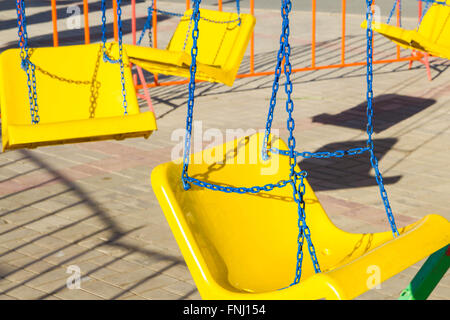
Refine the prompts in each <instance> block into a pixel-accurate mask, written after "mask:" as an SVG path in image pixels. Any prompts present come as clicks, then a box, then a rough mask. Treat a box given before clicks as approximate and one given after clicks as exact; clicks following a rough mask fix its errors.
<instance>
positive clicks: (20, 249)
mask: <svg viewBox="0 0 450 320" xmlns="http://www.w3.org/2000/svg"><path fill="white" fill-rule="evenodd" d="M160 3H161V6H163V5H165V6H166V8H173V9H178V10H182V5H177V4H170V3H167V2H160ZM140 8H141V10H140V11H139V12H140V17H143V14H144V12H145V7H143V6H142V4H140ZM63 9H64V8H63ZM63 9H62V10H63ZM46 10H48V8H45V7H30V10H29V13H30V14H31V16H33V17H34V18H35V19H38V18H39V17H41V18H42V21H40V20H36V22H35V24H33V25H32V26H30V27H29V30H30V34H31V36H32V39H31V41H35V43H45V42H46V41H48V39H47V38H48V37H47V38H46V37H40V38H33V37H34V36H36V35H39V34H45V32H44V30H50V29H49V28H50V25H49V24H48V23H45V22H43V20H44V19H43V18H45V16H46V15H47V14H48V12H47V11H46ZM13 14H14V11H13V9H11V8H9V9H8V8H6V7H5V9H4V10H3V11H2V12H1V13H0V16H1V18H2V21H1V22H0V23H2V24H3V26H4V28H2V29H1V31H0V39H2V41H3V47H4V48H5V47H8V46H9V45H10V43H13V41H14V37H15V35H16V34H15V30H14V29H13V28H14V25H13V26H12V27H11V22H8V21H6V20H5V17H8V18H9V19H10V17H13ZM98 14H99V13H98V11H97V12H93V14H92V18H91V21H94V19H95V18H99V15H98ZM40 15H42V16H40ZM309 16H310V15H309V14H308V13H307V12H296V13H295V14H294V15H293V18H292V21H295V25H294V26H293V39H292V40H293V41H292V42H293V44H292V46H293V52H294V59H293V60H294V62H295V65H296V66H301V65H307V64H308V61H309V60H308V59H309V39H310V35H309V31H308V30H309V29H308V28H309V27H308V26H309V19H310V17H309ZM39 19H40V18H39ZM257 19H258V21H259V22H258V24H257V27H256V38H257V43H256V52H257V55H256V67H257V70H268V69H271V68H273V61H274V60H273V59H274V50H275V45H276V44H277V41H278V30H279V17H278V12H277V11H276V10H258V11H257ZM31 20H32V18H31ZM5 21H6V22H5ZM97 21H98V20H97ZM141 21H142V20H141ZM339 21H340V16H339V15H335V14H331V13H322V14H320V15H319V16H318V30H317V34H318V41H320V43H319V44H318V48H317V50H318V53H317V56H318V63H321V64H326V63H332V62H336V61H340V55H339V52H340V51H339V44H340V39H339V32H340V31H339V30H338V28H333V30H332V31H331V32H330V30H329V29H330V27H329V26H330V25H339ZM347 22H348V40H347V49H348V59H349V61H357V60H361V59H363V52H364V48H363V47H362V46H363V45H364V35H363V33H362V31H361V30H360V29H359V27H358V25H359V22H360V19H359V16H349V17H348V21H347ZM406 22H409V23H410V25H413V24H414V23H415V22H414V20H410V21H406ZM92 23H93V22H92ZM60 24H61V25H60V30H61V31H62V33H63V35H67V34H68V35H69V36H68V38H66V40H67V41H68V40H70V39H72V38H71V37H72V36H73V34H72V33H70V34H69V33H64V32H66V31H67V30H64V21H61V22H60ZM175 25H176V20H175V19H168V20H165V21H163V22H162V23H161V25H160V28H159V30H160V31H161V36H160V39H161V43H162V44H164V43H167V41H168V36H169V35H170V34H171V32H172V31H173V28H174V26H175ZM127 37H128V38H127V39H129V35H127ZM63 39H64V38H63ZM375 43H376V46H377V48H378V49H377V50H376V51H375V52H376V54H377V57H381V56H388V55H390V53H391V52H394V50H393V49H394V48H393V46H392V45H391V44H390V43H389V42H386V41H385V40H383V39H381V38H377V39H376V41H375ZM403 54H407V52H406V51H405V52H404V53H403ZM433 66H434V69H433V71H432V74H433V77H434V79H433V81H432V82H429V81H428V80H427V79H426V73H425V69H424V67H423V66H422V65H420V64H417V63H416V64H414V67H413V68H412V69H411V70H408V65H407V64H406V63H396V64H391V65H377V66H376V67H375V98H376V111H375V116H376V122H375V131H376V133H375V145H376V147H377V149H378V153H379V156H380V166H381V169H382V171H383V173H384V177H385V182H386V184H387V190H388V192H389V194H390V199H391V203H392V207H393V209H394V212H395V214H396V217H397V221H398V224H399V225H400V226H404V225H406V224H408V223H410V222H412V221H415V220H416V219H418V218H420V217H423V216H424V215H426V214H428V213H438V214H441V215H443V216H444V217H446V218H447V219H450V213H449V211H448V208H449V207H450V200H449V199H450V198H449V197H448V190H450V175H449V173H448V171H447V170H446V169H447V167H448V164H449V152H448V151H449V141H450V139H449V138H450V137H449V125H448V123H449V120H450V116H449V112H450V85H449V78H450V70H448V68H449V66H450V64H449V63H448V62H446V61H443V60H439V59H435V60H433ZM247 68H248V60H247V59H245V60H244V62H243V64H242V70H243V71H245V70H246V69H247ZM364 72H365V70H364V68H347V69H340V70H324V71H317V72H308V73H298V74H296V75H295V77H294V81H295V90H294V99H295V103H296V110H295V113H294V117H295V120H296V123H297V131H296V138H297V141H298V143H299V145H300V148H301V149H302V150H310V151H319V150H325V149H335V148H337V147H342V146H344V145H349V144H351V145H355V144H356V145H358V144H359V143H361V141H363V140H364V139H365V135H364V121H365V119H364V111H363V103H364V97H365V74H364ZM186 89H187V88H186V86H177V87H168V88H167V87H160V88H156V89H152V90H151V94H152V99H153V102H154V106H155V109H156V114H157V117H158V126H159V130H158V131H157V132H156V133H155V134H154V135H153V136H152V137H151V138H150V139H149V140H144V139H130V140H127V141H121V142H117V141H108V142H95V143H86V144H77V145H66V146H57V147H46V148H40V149H36V150H21V151H12V152H5V153H2V154H0V299H198V298H200V296H199V294H198V292H197V290H196V287H195V284H194V282H193V280H192V278H191V276H190V274H189V272H188V270H187V268H186V265H185V263H184V261H183V258H182V256H181V254H180V252H179V249H178V246H177V244H176V243H175V240H174V238H173V236H172V233H171V231H170V229H169V227H168V225H167V223H166V221H165V218H164V216H163V213H162V211H161V209H160V207H159V205H158V203H157V201H156V199H155V196H154V194H153V191H152V189H151V186H150V173H151V171H152V168H154V167H155V166H156V165H157V164H159V163H162V162H164V161H169V160H170V152H171V150H172V147H173V146H174V145H175V144H176V143H178V141H175V140H172V139H171V135H172V133H173V131H174V130H176V129H179V128H183V126H184V121H185V105H186V98H187V90H186ZM270 91H271V78H267V77H266V78H249V79H243V80H237V81H236V83H235V85H234V86H233V88H228V87H224V86H220V85H215V84H200V85H199V90H198V91H197V95H198V96H197V105H196V119H197V120H202V121H203V123H202V124H203V128H204V130H206V129H208V128H218V129H220V130H223V131H224V130H225V129H229V128H243V129H247V128H253V129H260V128H263V126H264V121H265V119H264V118H265V116H266V114H265V112H266V110H267V107H268V99H269V97H270ZM142 106H143V108H144V104H142ZM278 111H279V112H277V114H276V118H275V119H276V120H275V122H274V127H275V128H279V129H280V132H281V135H282V137H284V138H285V137H286V131H285V130H284V129H283V128H284V125H285V121H284V112H282V110H281V108H280V109H279V110H278ZM300 165H301V166H302V167H303V168H304V169H308V170H309V172H310V174H309V177H310V178H309V181H310V183H311V184H312V186H313V188H314V189H315V190H316V191H317V195H318V197H319V198H320V200H321V202H322V204H323V206H324V207H325V209H326V211H327V212H328V214H329V215H330V217H331V219H332V220H333V222H334V223H335V224H336V225H337V226H339V227H341V228H343V229H345V230H348V231H351V232H369V231H380V230H386V229H387V228H388V225H387V221H386V219H385V218H384V217H385V214H384V210H383V208H382V205H381V203H380V200H379V197H378V191H377V186H376V183H375V180H374V179H373V172H372V170H370V167H369V164H368V159H367V158H365V157H362V158H360V159H352V160H345V161H344V160H339V161H316V162H313V161H303V162H301V163H300ZM422 263H423V261H421V262H419V263H417V264H416V265H414V266H412V267H411V268H409V269H407V270H405V271H404V272H402V273H400V274H399V275H397V276H395V277H393V278H391V279H390V280H388V281H386V282H385V283H383V284H382V285H381V289H377V290H372V291H370V292H368V293H366V294H364V295H363V296H361V297H360V298H361V299H395V298H397V297H398V295H399V293H400V291H401V290H402V289H403V288H404V287H405V286H406V285H407V284H408V283H409V281H410V280H411V279H412V277H413V275H414V274H415V272H416V271H417V270H418V268H419V267H420V266H421V264H422ZM74 266H75V268H76V267H78V268H79V270H80V271H81V276H82V282H81V289H75V290H71V289H68V288H67V286H66V282H67V280H68V279H69V277H70V276H71V275H73V270H76V269H73V268H74ZM68 272H69V273H68ZM70 272H72V273H70ZM69 280H70V279H69ZM431 298H433V299H449V298H450V279H449V277H448V276H447V277H445V278H444V279H443V281H441V283H440V284H439V286H438V287H437V288H436V290H435V291H434V293H433V295H432V296H431Z"/></svg>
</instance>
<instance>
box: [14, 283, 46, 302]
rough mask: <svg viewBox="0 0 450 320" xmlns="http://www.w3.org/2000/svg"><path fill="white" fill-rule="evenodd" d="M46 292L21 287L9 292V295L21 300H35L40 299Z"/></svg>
mask: <svg viewBox="0 0 450 320" xmlns="http://www.w3.org/2000/svg"><path fill="white" fill-rule="evenodd" d="M44 294H45V292H43V291H40V290H36V289H33V288H30V287H27V286H20V287H18V288H16V289H13V290H11V291H8V295H9V296H11V297H14V298H17V299H20V300H34V299H39V298H40V297H42V296H43V295H44Z"/></svg>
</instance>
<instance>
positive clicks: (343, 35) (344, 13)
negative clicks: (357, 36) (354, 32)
mask: <svg viewBox="0 0 450 320" xmlns="http://www.w3.org/2000/svg"><path fill="white" fill-rule="evenodd" d="M346 9H347V3H346V0H342V36H341V39H342V42H341V63H342V64H345V15H346Z"/></svg>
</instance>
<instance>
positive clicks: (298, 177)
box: [181, 0, 320, 285]
mask: <svg viewBox="0 0 450 320" xmlns="http://www.w3.org/2000/svg"><path fill="white" fill-rule="evenodd" d="M200 2H201V0H194V8H193V17H194V18H193V21H194V30H193V31H192V39H193V44H192V49H191V57H192V61H191V66H190V80H189V99H188V108H187V116H186V136H185V145H184V154H183V171H182V175H181V180H182V183H183V187H184V189H185V190H188V189H190V187H191V184H193V185H196V186H198V187H202V188H207V189H210V190H214V191H222V192H226V193H239V194H244V193H259V192H262V191H271V190H273V189H274V188H284V187H285V186H287V185H288V184H289V185H291V186H292V188H293V198H294V201H295V202H296V203H297V206H298V226H299V234H298V238H297V242H298V252H297V263H296V272H295V274H296V275H295V278H294V282H293V283H292V284H291V285H294V284H297V283H298V282H299V281H300V277H301V267H302V261H303V239H305V238H306V241H307V244H308V250H309V252H310V256H311V259H312V261H313V265H314V269H315V271H316V272H320V266H319V263H318V260H317V256H316V252H315V249H314V245H313V243H312V240H311V235H310V231H309V227H308V226H307V224H306V215H305V201H304V195H305V184H304V177H305V176H306V172H305V171H301V172H297V171H295V168H296V167H297V161H296V157H297V154H296V152H295V150H294V149H295V138H294V135H293V131H294V128H295V122H294V119H293V117H292V113H293V110H294V103H293V101H292V97H291V95H292V90H293V88H292V81H291V79H290V75H291V73H292V67H291V64H290V60H289V58H290V45H289V39H288V38H289V32H290V29H289V13H290V11H291V9H292V3H291V1H290V0H288V1H287V0H283V1H282V3H283V6H282V9H281V11H282V16H283V27H282V35H281V36H280V50H279V54H278V62H277V72H276V79H275V80H274V88H276V90H274V93H273V95H272V96H273V99H272V101H271V106H273V107H274V106H275V103H276V91H278V88H279V77H280V75H281V64H282V61H283V58H284V62H285V63H284V74H285V77H286V83H285V91H286V93H287V95H288V99H287V102H286V110H287V112H288V124H287V125H288V129H289V132H290V136H289V159H290V160H289V164H290V174H289V180H280V181H279V182H277V183H276V184H266V185H264V186H253V187H231V186H221V185H217V184H213V183H209V182H205V181H201V180H199V179H195V178H192V177H190V176H189V175H188V168H189V156H190V148H191V134H192V121H193V109H194V100H195V74H196V68H197V54H198V47H197V41H198V36H199V30H198V24H199V20H200V11H199V10H200V9H199V6H200ZM272 109H273V108H272ZM272 113H273V110H272ZM272 118H273V117H272ZM267 128H268V129H269V130H270V127H269V126H267Z"/></svg>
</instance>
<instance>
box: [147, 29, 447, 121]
mask: <svg viewBox="0 0 450 320" xmlns="http://www.w3.org/2000/svg"><path fill="white" fill-rule="evenodd" d="M364 40H365V37H364V36H363V35H357V36H348V37H347V45H348V48H347V52H346V61H347V62H348V63H352V62H356V61H362V60H364V57H365V51H364V48H362V47H361V44H362V43H363V41H364ZM340 43H341V38H340V37H338V38H335V39H331V40H326V41H322V42H320V43H317V45H316V63H317V65H320V64H323V65H328V64H339V63H340V59H341V55H340V51H339V50H335V48H337V47H338V46H339V45H340ZM361 48H362V49H361ZM377 48H378V50H377V54H378V56H377V59H387V58H389V57H391V56H390V53H389V52H392V51H393V50H395V46H393V45H392V43H391V42H390V41H389V40H387V39H385V38H380V39H379V40H378V42H377ZM310 55H311V47H310V45H303V46H301V47H293V49H292V53H291V64H292V65H293V67H295V68H300V67H302V66H308V65H309V63H310V59H311V57H310ZM275 56H276V51H268V52H264V53H259V54H256V55H255V59H254V63H255V72H265V71H272V70H273V69H274V67H275V63H276V61H275ZM408 64H409V63H408V62H405V63H402V62H399V63H396V64H392V63H391V64H376V65H374V74H375V75H382V74H391V73H392V72H408V71H409V70H417V69H424V66H423V65H421V64H415V65H413V67H412V68H411V69H409V66H408ZM433 64H434V66H435V70H437V74H436V75H435V77H439V76H440V75H441V74H442V73H443V72H445V71H446V70H447V69H448V68H449V67H450V63H448V61H446V60H443V59H437V60H436V61H434V63H433ZM249 69H250V62H249V59H248V57H244V59H243V61H242V64H241V67H240V70H239V73H243V72H248V71H249ZM144 73H145V77H146V81H147V83H152V82H153V81H154V78H153V75H152V74H150V73H148V72H146V71H144ZM365 74H366V67H365V66H359V67H348V68H333V69H329V70H326V69H325V70H315V71H304V72H297V73H294V74H293V75H292V82H293V84H294V85H301V84H303V83H312V82H318V81H326V80H341V79H350V78H359V77H364V76H365ZM179 79H180V78H178V77H174V76H167V75H162V74H160V75H159V80H160V82H164V81H171V80H179ZM272 83H273V76H266V77H250V78H243V79H236V81H235V83H234V85H233V87H227V86H224V85H221V84H217V83H208V82H199V83H197V85H196V88H197V90H196V93H195V94H196V97H206V96H218V95H222V94H229V93H244V92H249V91H254V90H259V89H270V88H272ZM151 94H152V99H153V100H154V101H155V102H157V103H163V104H165V105H167V106H168V107H169V108H170V109H169V110H167V111H164V112H162V113H161V114H158V116H157V118H158V119H161V118H164V117H165V116H167V115H168V114H170V113H171V112H173V111H174V110H176V109H178V108H179V107H181V106H184V105H185V104H186V103H187V98H188V95H187V89H186V90H185V89H184V87H181V88H180V86H160V87H154V88H151ZM384 99H385V98H384ZM384 99H381V102H382V103H386V102H385V101H384ZM407 100H409V98H407ZM405 103H406V102H404V101H403V102H401V104H405ZM415 103H417V101H413V104H415ZM422 103H423V104H422ZM428 103H431V101H418V106H416V107H413V108H412V109H424V108H426V107H428V106H427V104H428ZM386 108H387V107H386ZM156 110H158V108H157V109H156ZM417 112H418V111H417ZM399 113H406V116H405V115H403V116H402V115H398V116H399V117H400V118H401V117H404V118H407V117H409V116H411V115H412V114H413V112H412V111H401V112H399ZM375 118H376V117H375ZM317 120H320V119H317ZM377 121H378V122H380V120H377Z"/></svg>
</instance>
